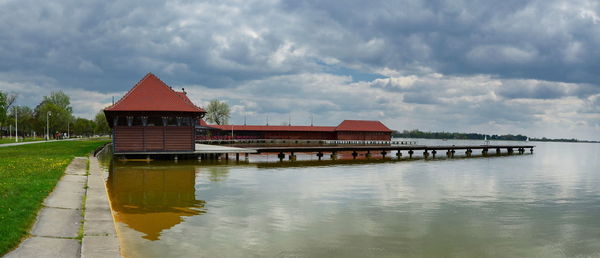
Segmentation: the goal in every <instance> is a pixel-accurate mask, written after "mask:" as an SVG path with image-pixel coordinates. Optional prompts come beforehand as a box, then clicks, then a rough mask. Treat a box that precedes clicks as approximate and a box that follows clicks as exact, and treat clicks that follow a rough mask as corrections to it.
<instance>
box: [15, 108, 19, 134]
mask: <svg viewBox="0 0 600 258" xmlns="http://www.w3.org/2000/svg"><path fill="white" fill-rule="evenodd" d="M17 113H18V112H17V106H15V142H19V122H18V121H19V116H18V114H17Z"/></svg>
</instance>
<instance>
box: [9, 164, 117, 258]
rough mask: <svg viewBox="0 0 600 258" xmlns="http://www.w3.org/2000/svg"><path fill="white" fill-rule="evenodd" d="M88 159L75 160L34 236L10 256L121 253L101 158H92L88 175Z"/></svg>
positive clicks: (46, 204)
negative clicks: (99, 160)
mask: <svg viewBox="0 0 600 258" xmlns="http://www.w3.org/2000/svg"><path fill="white" fill-rule="evenodd" d="M87 162H88V158H84V157H77V158H75V159H73V161H72V162H71V164H69V166H68V167H67V169H66V170H65V175H63V177H62V178H61V179H60V181H59V182H58V183H57V184H56V187H55V188H54V190H53V191H52V193H51V194H50V195H49V196H48V197H47V198H46V200H44V203H43V208H42V209H41V210H40V212H39V213H38V216H37V220H36V222H35V224H34V225H33V228H32V230H31V232H30V235H31V236H30V237H29V238H27V239H25V241H23V242H22V243H21V244H20V245H19V247H17V249H15V250H13V251H12V252H10V253H8V254H7V255H6V257H65V258H70V257H119V256H120V254H119V243H118V240H117V239H116V234H115V229H114V224H113V221H112V215H111V211H110V207H109V203H108V198H107V195H106V190H105V186H104V175H103V170H101V169H100V167H99V166H98V160H97V159H96V158H94V157H91V159H90V175H89V176H88V173H87V165H88V163H87ZM86 186H87V187H88V188H87V189H86ZM84 196H85V197H86V202H85V206H84V205H83V200H84ZM84 216H85V217H84ZM84 218H85V220H84ZM82 224H83V225H82ZM82 226H83V231H81V229H82ZM79 239H82V243H83V244H81V243H80V241H79Z"/></svg>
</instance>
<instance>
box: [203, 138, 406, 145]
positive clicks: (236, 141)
mask: <svg viewBox="0 0 600 258" xmlns="http://www.w3.org/2000/svg"><path fill="white" fill-rule="evenodd" d="M196 143H201V144H224V145H265V146H266V145H291V146H295V145H313V146H314V145H316V146H323V145H332V146H333V145H369V146H372V145H383V146H398V145H416V144H417V142H416V141H410V140H403V141H375V140H310V139H309V140H306V139H198V140H196Z"/></svg>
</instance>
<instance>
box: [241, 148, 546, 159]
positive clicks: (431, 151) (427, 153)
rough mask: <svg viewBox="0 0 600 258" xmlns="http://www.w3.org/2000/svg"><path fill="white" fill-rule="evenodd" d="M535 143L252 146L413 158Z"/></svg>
mask: <svg viewBox="0 0 600 258" xmlns="http://www.w3.org/2000/svg"><path fill="white" fill-rule="evenodd" d="M534 147H535V146H534V145H396V146H395V145H383V146H382V145H375V146H362V145H358V146H352V145H348V146H345V145H340V146H293V147H254V148H250V149H253V150H255V151H256V153H279V155H278V157H279V159H280V160H283V159H284V158H285V153H289V155H290V159H291V160H293V159H295V153H299V152H303V153H306V152H313V153H315V152H316V155H317V157H319V159H321V158H322V157H323V155H324V153H330V154H331V157H332V158H335V157H336V156H337V152H341V151H352V156H353V157H354V158H356V157H357V156H358V152H359V151H361V152H366V154H365V155H366V156H367V157H370V156H371V155H372V152H378V151H379V152H380V153H379V154H381V155H382V156H383V157H385V156H386V155H387V154H389V153H390V152H391V151H396V155H397V156H398V157H401V156H402V152H403V151H406V152H407V154H408V155H409V157H411V158H412V156H413V154H415V151H423V157H425V158H427V157H429V156H430V155H431V156H432V157H433V158H435V156H436V155H437V154H438V153H439V152H440V151H446V153H445V155H446V156H447V157H450V158H451V157H454V154H455V153H456V152H457V151H465V155H466V156H471V155H472V153H473V150H481V153H482V155H484V156H486V155H488V153H489V151H490V150H493V151H494V154H497V155H499V154H501V153H502V151H504V152H505V153H506V154H513V153H514V152H515V150H516V151H517V152H518V153H519V154H523V153H525V151H526V149H529V151H530V152H531V153H533V148H534Z"/></svg>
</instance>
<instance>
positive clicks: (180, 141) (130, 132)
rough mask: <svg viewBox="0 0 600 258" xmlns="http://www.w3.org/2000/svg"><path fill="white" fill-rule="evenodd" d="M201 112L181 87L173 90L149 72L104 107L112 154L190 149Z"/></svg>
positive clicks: (192, 147)
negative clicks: (111, 132) (118, 98)
mask: <svg viewBox="0 0 600 258" xmlns="http://www.w3.org/2000/svg"><path fill="white" fill-rule="evenodd" d="M205 113H206V112H205V111H204V109H202V108H200V107H197V106H195V105H194V104H193V103H192V101H190V99H189V98H188V97H187V93H186V92H185V90H184V89H182V90H181V91H175V90H173V89H172V88H171V87H169V86H168V85H167V84H165V83H164V82H162V81H161V80H160V79H159V78H158V77H156V76H155V75H154V74H152V73H149V74H147V75H146V76H144V78H142V80H140V81H139V82H138V83H137V84H136V85H135V86H134V87H133V88H132V89H131V90H129V92H127V93H126V94H125V95H124V96H123V97H122V98H121V99H120V100H119V101H117V102H116V103H114V104H113V105H112V106H110V107H108V108H106V109H104V114H105V115H106V120H107V121H108V123H109V125H110V127H111V128H112V131H113V151H114V152H115V153H127V152H194V150H195V138H196V135H195V131H196V130H195V125H196V124H197V123H198V121H199V120H200V119H201V118H202V117H204V114H205Z"/></svg>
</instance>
